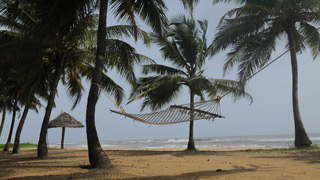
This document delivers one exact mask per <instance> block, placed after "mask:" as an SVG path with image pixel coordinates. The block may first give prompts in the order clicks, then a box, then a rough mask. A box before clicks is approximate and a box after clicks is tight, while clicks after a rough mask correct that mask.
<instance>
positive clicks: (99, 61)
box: [86, 0, 167, 168]
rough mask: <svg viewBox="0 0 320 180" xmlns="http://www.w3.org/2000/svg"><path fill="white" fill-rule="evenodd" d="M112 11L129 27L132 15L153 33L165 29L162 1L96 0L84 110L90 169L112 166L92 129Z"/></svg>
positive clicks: (132, 23)
mask: <svg viewBox="0 0 320 180" xmlns="http://www.w3.org/2000/svg"><path fill="white" fill-rule="evenodd" d="M109 5H110V9H112V10H113V11H114V14H115V16H116V17H117V18H119V19H125V20H127V21H128V22H129V23H130V24H131V25H133V26H136V15H138V16H139V17H140V18H141V19H142V20H143V21H145V22H146V23H147V24H148V25H150V26H151V27H152V28H153V29H155V30H157V31H159V32H160V31H161V32H163V31H164V28H165V27H166V23H167V21H166V16H165V13H164V10H165V5H164V3H163V1H162V0H149V1H144V0H137V1H120V0H100V9H99V23H98V33H97V51H96V52H97V53H96V61H95V66H94V74H93V76H92V81H91V86H90V91H89V96H88V102H87V110H86V129H87V143H88V150H89V161H90V166H91V167H94V168H108V167H112V164H111V162H110V160H109V158H108V157H107V155H106V153H105V152H104V151H103V150H102V148H101V145H100V142H99V138H98V135H97V131H96V127H95V106H96V103H97V100H98V95H99V87H98V85H99V84H101V81H102V77H101V74H102V69H103V59H104V58H105V50H106V47H107V42H106V41H105V39H106V25H107V10H108V7H109Z"/></svg>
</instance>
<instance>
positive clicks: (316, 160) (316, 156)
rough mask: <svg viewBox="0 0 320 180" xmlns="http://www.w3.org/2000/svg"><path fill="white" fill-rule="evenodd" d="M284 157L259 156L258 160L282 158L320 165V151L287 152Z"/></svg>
mask: <svg viewBox="0 0 320 180" xmlns="http://www.w3.org/2000/svg"><path fill="white" fill-rule="evenodd" d="M285 154H286V155H283V156H259V157H257V158H282V159H293V160H296V161H303V162H305V163H308V164H320V151H319V150H318V151H298V152H287V153H285Z"/></svg>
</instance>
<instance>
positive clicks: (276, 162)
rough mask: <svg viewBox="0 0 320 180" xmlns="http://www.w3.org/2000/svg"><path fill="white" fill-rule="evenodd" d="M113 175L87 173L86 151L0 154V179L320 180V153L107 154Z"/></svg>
mask: <svg viewBox="0 0 320 180" xmlns="http://www.w3.org/2000/svg"><path fill="white" fill-rule="evenodd" d="M106 152H107V154H108V156H109V158H110V159H111V160H112V163H113V165H114V167H113V168H112V169H104V170H101V169H100V170H99V169H85V168H81V166H85V167H86V166H87V165H88V164H89V161H88V154H87V150H86V149H83V148H82V149H81V148H67V149H64V150H60V149H51V150H49V157H48V158H46V159H38V158H36V149H22V152H21V153H20V154H15V155H12V154H11V153H6V152H0V179H38V180H40V179H145V180H148V179H161V180H163V179H168V180H169V179H173V180H174V179H190V180H198V179H199V180H203V179H234V180H242V179H243V180H248V179H268V180H317V179H320V150H319V149H314V150H239V148H231V149H230V148H229V149H225V148H214V149H205V150H203V149H200V151H196V152H186V151H181V150H180V149H170V150H168V149H167V150H164V149H162V150H107V151H106Z"/></svg>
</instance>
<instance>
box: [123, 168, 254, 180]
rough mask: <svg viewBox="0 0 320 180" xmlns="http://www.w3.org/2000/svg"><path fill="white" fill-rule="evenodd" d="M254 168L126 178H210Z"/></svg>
mask: <svg viewBox="0 0 320 180" xmlns="http://www.w3.org/2000/svg"><path fill="white" fill-rule="evenodd" d="M256 170H257V169H255V168H250V169H232V170H212V171H197V172H190V173H183V174H180V175H170V176H149V177H135V178H127V179H126V180H171V179H177V180H179V179H181V180H182V179H201V178H212V177H217V176H224V175H230V174H239V173H245V172H252V171H256Z"/></svg>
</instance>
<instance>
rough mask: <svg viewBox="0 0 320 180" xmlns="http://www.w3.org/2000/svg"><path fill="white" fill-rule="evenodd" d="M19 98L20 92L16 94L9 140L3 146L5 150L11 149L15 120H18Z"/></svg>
mask: <svg viewBox="0 0 320 180" xmlns="http://www.w3.org/2000/svg"><path fill="white" fill-rule="evenodd" d="M18 98H19V93H17V94H16V98H15V100H14V106H13V112H12V121H11V127H10V131H9V136H8V140H7V143H6V145H5V146H4V148H3V151H9V149H10V144H11V142H10V141H11V137H12V133H13V128H14V122H15V120H16V112H17V108H18Z"/></svg>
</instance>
